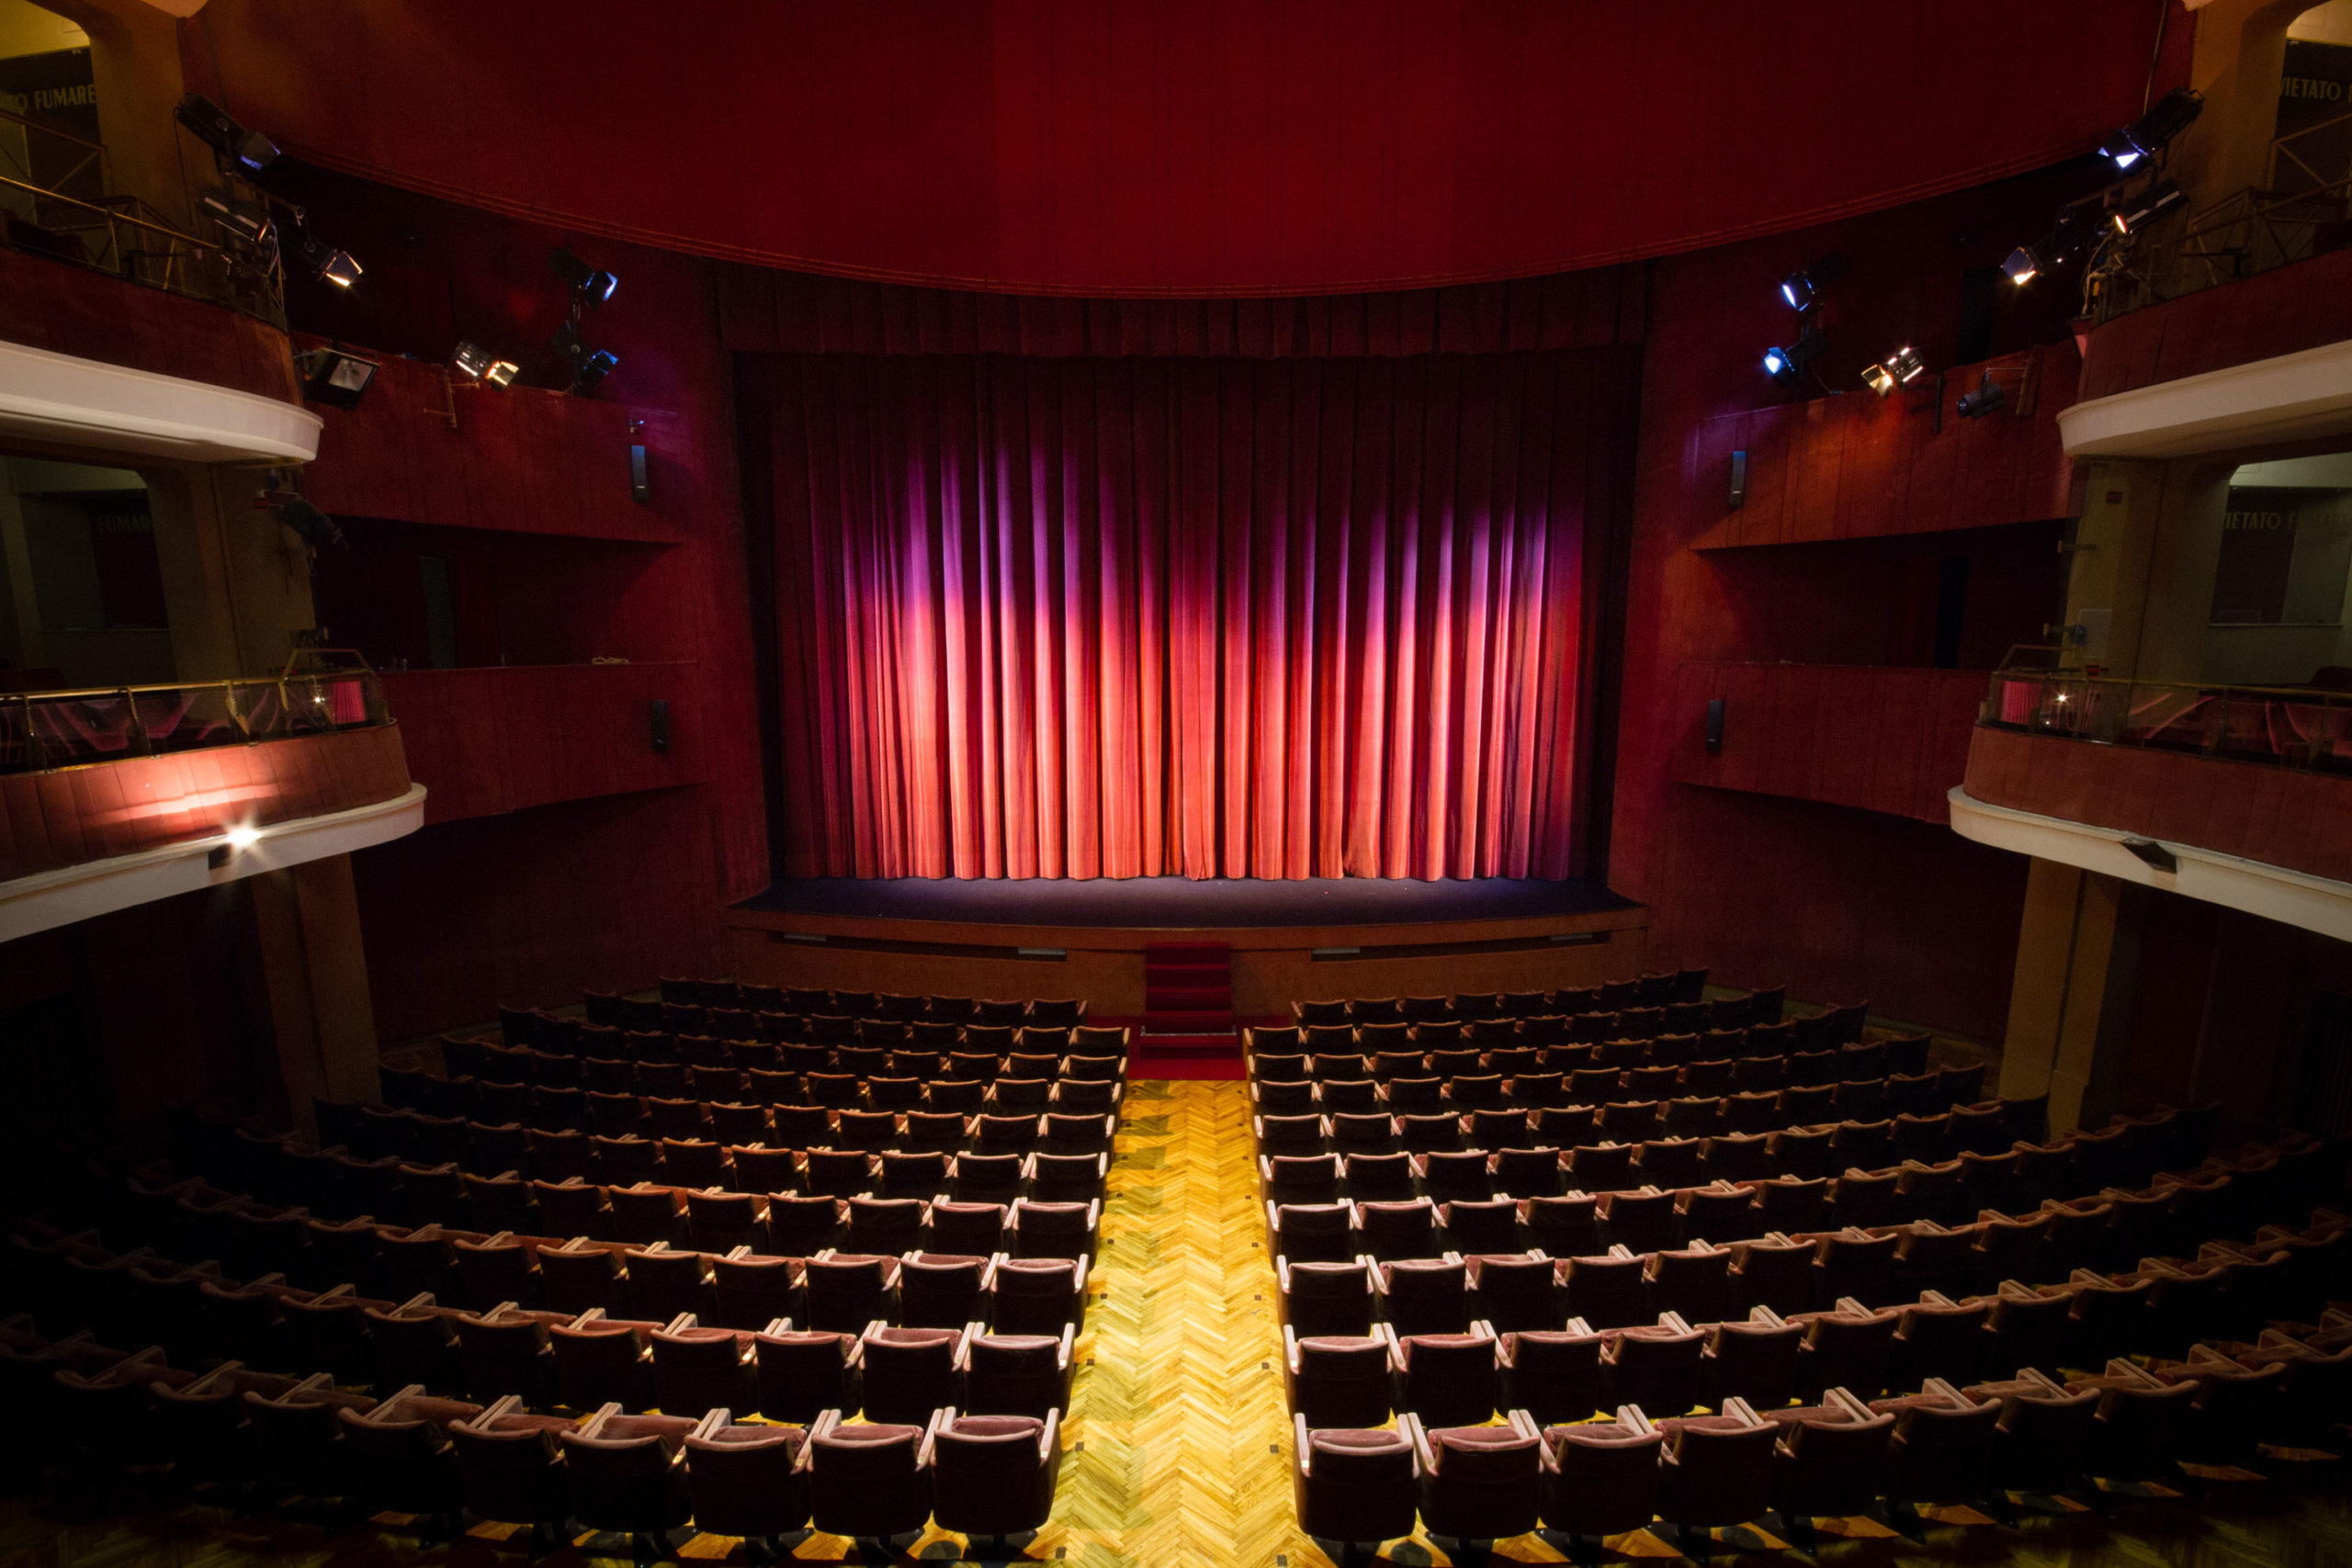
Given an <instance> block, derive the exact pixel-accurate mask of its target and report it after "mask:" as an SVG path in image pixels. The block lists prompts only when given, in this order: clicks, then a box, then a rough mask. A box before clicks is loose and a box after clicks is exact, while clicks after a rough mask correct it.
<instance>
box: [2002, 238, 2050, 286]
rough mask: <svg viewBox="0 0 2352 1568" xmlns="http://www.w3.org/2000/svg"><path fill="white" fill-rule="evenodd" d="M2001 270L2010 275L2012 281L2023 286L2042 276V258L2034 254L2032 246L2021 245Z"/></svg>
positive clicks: (2010, 254)
mask: <svg viewBox="0 0 2352 1568" xmlns="http://www.w3.org/2000/svg"><path fill="white" fill-rule="evenodd" d="M2001 270H2002V271H2003V272H2005V273H2007V274H2008V275H2009V281H2010V282H2011V283H2014V284H2016V285H2017V286H2018V288H2024V287H2025V286H2026V285H2027V284H2029V283H2031V282H2032V281H2033V280H2034V279H2035V278H2037V277H2039V276H2041V257H2040V256H2037V255H2035V254H2033V247H2032V246H2030V245H2019V246H2018V248H2017V249H2016V250H2014V251H2011V252H2010V253H2009V259H2008V260H2007V261H2005V262H2003V263H2002V264H2001Z"/></svg>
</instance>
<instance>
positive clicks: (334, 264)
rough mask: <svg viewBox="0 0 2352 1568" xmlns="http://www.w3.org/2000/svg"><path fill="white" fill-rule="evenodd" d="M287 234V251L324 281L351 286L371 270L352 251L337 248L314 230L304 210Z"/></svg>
mask: <svg viewBox="0 0 2352 1568" xmlns="http://www.w3.org/2000/svg"><path fill="white" fill-rule="evenodd" d="M284 234H285V243H284V247H283V248H284V250H285V252H286V253H287V254H289V255H291V256H292V257H293V258H294V259H295V260H296V261H298V262H300V263H301V264H302V265H304V266H306V267H309V268H310V269H311V271H312V272H314V273H316V274H318V275H319V278H320V280H321V281H322V282H326V283H332V284H334V286H335V287H336V288H350V287H351V286H352V285H353V284H355V283H356V282H358V281H359V277H360V275H361V274H362V273H363V272H365V271H366V270H367V269H366V268H365V267H363V266H361V265H359V262H358V259H357V258H356V257H355V256H354V255H353V254H351V253H350V252H349V251H339V250H336V249H335V248H334V246H333V245H330V244H328V243H326V242H325V241H324V240H322V239H320V238H319V237H318V236H317V235H316V234H313V233H311V228H310V224H309V222H308V220H306V219H305V218H304V216H303V215H302V213H301V212H300V209H297V211H296V212H295V215H294V221H293V222H292V223H290V224H288V226H287V228H286V230H285V231H284Z"/></svg>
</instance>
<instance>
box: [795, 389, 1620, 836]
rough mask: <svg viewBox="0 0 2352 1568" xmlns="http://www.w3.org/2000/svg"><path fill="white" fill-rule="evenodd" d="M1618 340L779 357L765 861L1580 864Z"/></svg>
mask: <svg viewBox="0 0 2352 1568" xmlns="http://www.w3.org/2000/svg"><path fill="white" fill-rule="evenodd" d="M1635 364H1636V361H1635V359H1634V355H1633V354H1632V353H1631V352H1629V351H1623V350H1584V351H1569V352H1558V353H1543V354H1496V355H1430V356H1424V357H1418V358H1407V359H1358V360H1322V361H1312V360H1310V361H1242V360H1202V359H1193V360H1165V359H1123V360H1098V359H1058V360H1057V359H1036V358H1017V357H979V358H975V357H956V356H933V357H914V356H905V357H885V356H859V355H810V356H799V355H772V356H767V357H766V358H765V360H764V374H765V375H766V377H767V386H766V388H765V393H766V400H767V401H768V403H769V406H770V409H771V417H772V419H773V423H774V437H773V446H774V461H775V501H774V506H775V570H776V597H777V621H778V631H779V637H780V641H781V648H780V650H779V659H778V671H779V705H780V708H781V725H780V728H781V740H782V747H781V750H782V767H783V773H782V779H783V786H784V801H783V815H784V818H785V835H784V844H785V852H784V860H785V869H786V874H789V875H795V876H966V877H978V876H1160V875H1183V876H1194V877H1210V876H1259V877H1305V876H1342V875H1349V876H1391V877H1397V876H1410V877H1472V876H1539V877H1562V876H1568V875H1573V874H1577V873H1578V872H1579V871H1580V870H1581V869H1582V868H1581V866H1580V865H1579V864H1578V855H1577V840H1578V837H1579V834H1578V832H1577V820H1578V818H1577V808H1578V807H1579V805H1580V801H1579V799H1578V791H1577V773H1578V759H1579V757H1580V756H1581V755H1582V754H1583V751H1584V750H1585V748H1584V747H1583V746H1582V745H1581V744H1580V741H1581V740H1582V739H1583V730H1584V728H1586V727H1587V724H1588V723H1589V720H1588V718H1587V707H1588V704H1587V703H1586V702H1585V701H1584V699H1583V695H1582V694H1583V689H1584V686H1585V684H1586V682H1585V671H1586V668H1587V665H1588V663H1589V660H1586V659H1585V657H1584V649H1585V648H1586V646H1587V643H1588V641H1589V634H1590V627H1591V623H1592V620H1593V618H1594V617H1593V610H1592V604H1591V589H1592V586H1593V584H1592V581H1591V576H1592V574H1591V573H1590V572H1589V570H1588V568H1587V536H1588V534H1589V533H1590V534H1591V535H1592V536H1594V537H1595V538H1596V539H1598V538H1599V537H1600V536H1602V535H1604V534H1605V532H1606V521H1607V517H1606V513H1608V512H1609V511H1610V510H1611V507H1612V505H1613V504H1614V503H1615V498H1616V497H1618V496H1619V495H1620V494H1621V493H1622V490H1623V486H1622V483H1621V476H1622V471H1623V459H1622V454H1623V445H1624V437H1625V435H1626V434H1627V431H1628V429H1629V427H1630V423H1631V419H1632V413H1633V409H1632V402H1633V400H1632V396H1631V384H1632V378H1633V373H1634V366H1635ZM754 373H758V372H754Z"/></svg>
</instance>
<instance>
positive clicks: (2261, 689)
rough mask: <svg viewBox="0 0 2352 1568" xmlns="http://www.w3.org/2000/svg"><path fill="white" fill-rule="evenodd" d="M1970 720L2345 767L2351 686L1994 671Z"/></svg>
mask: <svg viewBox="0 0 2352 1568" xmlns="http://www.w3.org/2000/svg"><path fill="white" fill-rule="evenodd" d="M1977 722H1978V723H1979V724H1983V725H1986V726H1989V727H1991V728H1996V729H2015V730H2023V731H2025V732H2026V733H2028V734H2032V735H2055V736H2063V737H2064V738H2066V739H2071V740H2088V741H2091V742H2094V743H2096V744H2098V745H2102V746H2141V747H2146V748H2148V749H2150V750H2164V751H2180V752H2186V753H2188V754H2190V755H2193V756H2199V757H2217V758H2222V759H2225V760H2227V761H2235V762H2262V763H2267V764H2269V765H2271V766H2274V767H2281V768H2318V769H2323V770H2324V771H2327V772H2330V773H2352V692H2323V691H2313V690H2307V689H2302V688H2296V687H2273V686H2200V685H2188V684H2182V683H2178V682H2165V681H2119V680H2112V679H2109V678H2107V677H2104V676H2095V675H2084V674H2080V673H2078V672H2075V671H2065V670H1999V671H1995V672H1994V674H1993V676H1992V679H1991V682H1990V684H1989V686H1988V688H1987V690H1986V692H1985V705H1984V707H1983V708H1982V709H1981V710H1980V711H1979V713H1978V716H1977Z"/></svg>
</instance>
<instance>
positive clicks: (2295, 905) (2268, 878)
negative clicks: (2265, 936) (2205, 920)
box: [1946, 784, 2352, 942]
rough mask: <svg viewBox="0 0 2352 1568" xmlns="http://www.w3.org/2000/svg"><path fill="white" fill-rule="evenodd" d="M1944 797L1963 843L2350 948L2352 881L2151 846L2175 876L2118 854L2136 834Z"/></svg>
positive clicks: (1954, 793) (1963, 794) (1958, 792)
mask: <svg viewBox="0 0 2352 1568" xmlns="http://www.w3.org/2000/svg"><path fill="white" fill-rule="evenodd" d="M1946 798H1947V799H1949V800H1950V801H1951V826H1952V831H1953V832H1955V833H1958V834H1959V835H1960V836H1961V837H1962V838H1963V839H1973V840H1975V841H1976V842H1978V843H1980V844H1990V845H1991V846H1992V847H1993V848H1995V849H1997V850H2014V851H2015V852H2018V854H2021V855H2032V856H2035V857H2036V858H2038V859H2041V860H2047V861H2056V862H2057V863H2060V864H2062V865H2072V866H2080V867H2081V868H2082V869H2083V870H2085V871H2095V872H2098V873H2100V874H2103V875H2107V876H2115V877H2120V878H2122V879H2123V880H2124V881H2126V882H2137V883H2141V884H2143V885H2144V886H2149V887H2161V888H2163V889H2164V890H2165V892H2167V893H2177V894H2180V895H2181V896H2182V897H2188V898H2201V899H2203V900H2204V901H2205V902H2207V903H2209V904H2221V905H2224V906H2226V907H2227V908H2233V909H2243V910H2245V912H2246V913H2247V914H2249V915H2259V916H2261V917H2262V918H2263V919H2267V920H2277V921H2278V922H2279V923H2280V924H2282V925H2290V926H2299V927H2301V929H2303V930H2304V931H2317V932H2319V933H2320V934H2321V935H2322V936H2330V937H2334V938H2335V939H2336V940H2337V941H2338V942H2352V882H2336V881H2333V880H2331V879H2329V878H2327V877H2324V876H2312V875H2311V874H2308V873H2305V872H2300V871H2290V870H2288V869H2287V868H2286V867H2285V866H2283V865H2270V864H2267V863H2264V862H2262V861H2256V860H2245V859H2243V858H2241V857H2240V856H2237V855H2225V854H2220V853H2217V852H2214V851H2212V850H2205V849H2199V848H2198V847H2197V846H2196V845H2194V844H2181V843H2175V842H2174V841H2173V840H2169V839H2160V840H2155V841H2156V842H2158V843H2161V844H2162V845H2163V846H2164V847H2165V849H2166V850H2167V851H2169V852H2171V853H2172V855H2173V857H2174V859H2175V860H2177V862H2178V863H2179V869H2178V870H2177V871H2169V872H2167V871H2159V870H2157V869H2156V868H2155V867H2154V866H2152V865H2150V864H2149V863H2147V862H2145V861H2143V860H2142V859H2141V858H2140V857H2139V856H2138V855H2135V854H2133V853H2132V852H2131V851H2130V850H2127V849H2125V848H2124V847H2123V841H2124V840H2126V839H2137V838H2138V837H2139V836H2140V835H2138V834H2136V833H2126V832H2122V831H2120V830H2119V829H2114V828H2099V827H2095V826H2093V825H2092V824H2090V823H2088V822H2072V821H2068V820H2067V819H2066V818H2063V817H2044V816H2041V815H2040V814H2039V813H2037V812H2031V811H2018V810H2016V809H2014V808H2012V807H2007V806H1995V805H1992V804H1991V803H1989V802H1987V801H1982V800H1978V799H1977V798H1976V797H1975V796H1973V795H1970V794H1969V793H1968V791H1967V790H1966V789H1965V788H1964V787H1962V786H1961V785H1958V784H1955V785H1953V786H1952V789H1951V795H1948V796H1947V797H1946Z"/></svg>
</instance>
